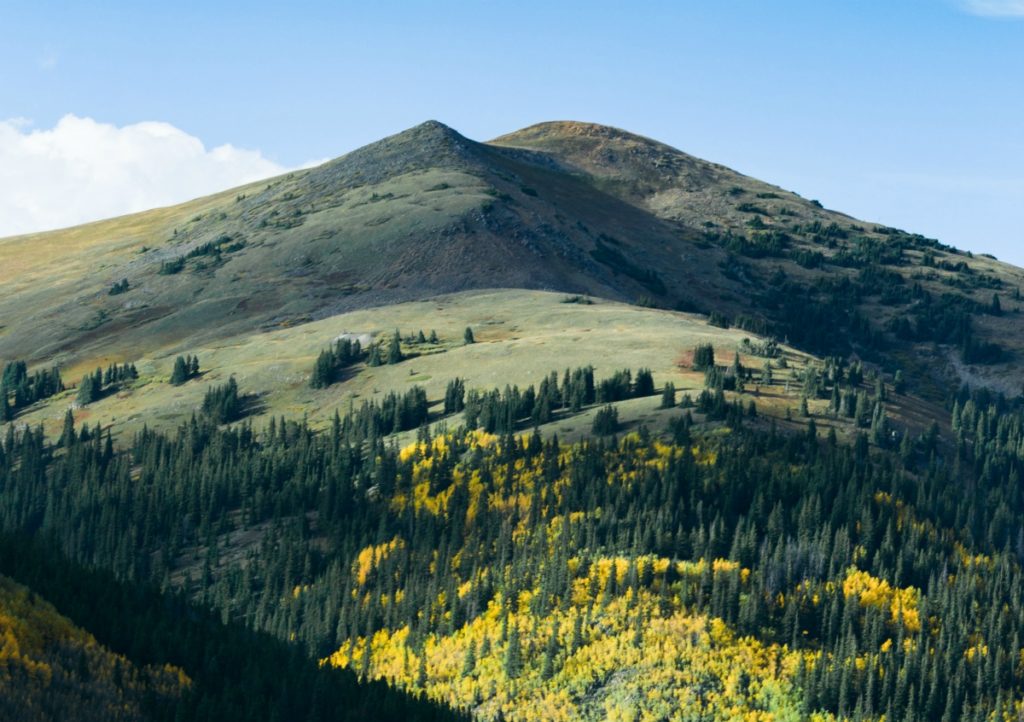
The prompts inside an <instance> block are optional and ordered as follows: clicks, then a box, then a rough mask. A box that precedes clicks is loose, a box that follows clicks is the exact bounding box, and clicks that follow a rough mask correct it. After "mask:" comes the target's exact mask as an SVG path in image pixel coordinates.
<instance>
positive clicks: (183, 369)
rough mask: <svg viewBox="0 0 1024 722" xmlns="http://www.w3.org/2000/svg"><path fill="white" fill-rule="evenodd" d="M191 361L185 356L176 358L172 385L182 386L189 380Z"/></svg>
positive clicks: (171, 379) (171, 380)
mask: <svg viewBox="0 0 1024 722" xmlns="http://www.w3.org/2000/svg"><path fill="white" fill-rule="evenodd" d="M189 366H190V364H189V362H188V361H186V360H185V358H184V357H183V356H178V357H177V358H176V359H174V368H173V369H172V370H171V378H170V383H171V385H172V386H181V385H182V384H183V383H185V382H186V381H188V379H189V376H190V375H191V374H190V371H189Z"/></svg>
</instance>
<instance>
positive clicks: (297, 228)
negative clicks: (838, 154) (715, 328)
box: [0, 121, 1024, 393]
mask: <svg viewBox="0 0 1024 722" xmlns="http://www.w3.org/2000/svg"><path fill="white" fill-rule="evenodd" d="M0 248H2V254H3V257H4V260H5V263H4V264H3V268H0V282H2V283H3V284H4V288H5V294H4V295H3V298H2V299H0V319H3V320H2V322H0V324H2V328H0V356H2V357H4V358H8V359H26V360H28V361H32V362H57V363H60V364H62V365H64V366H65V367H70V368H76V369H77V368H79V366H78V365H79V364H81V363H85V364H92V363H93V362H94V361H97V360H101V359H108V360H132V359H133V358H136V357H137V356H139V355H142V354H144V353H148V352H153V351H155V350H157V349H159V348H163V347H165V346H167V345H174V344H178V345H182V344H186V343H188V344H199V343H208V342H210V341H213V340H217V339H223V338H226V337H235V336H240V335H244V334H247V333H252V332H255V331H264V330H270V329H275V328H281V327H287V326H291V325H295V324H297V323H304V322H307V321H309V320H314V319H320V318H325V317H328V316H330V315H334V314H337V313H340V312H345V311H350V310H355V309H361V308H369V307H374V306H382V305H388V304H392V303H396V302H402V301H409V300H419V299H423V298H427V297H430V296H434V295H437V294H442V293H450V292H456V291H463V290H468V289H488V288H531V289H539V290H554V291H563V292H569V293H586V294H591V295H595V296H599V297H604V298H610V299H615V300H621V301H627V302H641V303H643V304H645V305H651V306H655V307H661V308H666V309H679V310H696V311H701V312H704V313H709V312H711V311H715V312H716V314H718V315H719V316H720V317H721V318H723V319H725V320H726V321H728V322H730V323H734V324H737V325H742V326H743V327H745V328H747V329H748V330H750V331H754V332H759V333H762V334H774V335H776V336H778V337H780V338H788V339H789V340H790V341H791V342H792V343H794V344H796V345H799V346H802V347H804V348H806V349H808V350H811V351H814V352H817V353H819V354H821V355H830V354H838V355H848V354H850V353H857V354H859V355H860V356H861V357H863V358H867V359H871V360H874V361H877V362H878V363H881V364H883V365H884V366H885V367H886V368H888V369H889V370H890V371H891V370H894V369H895V368H897V367H902V366H906V367H908V369H907V370H910V368H909V367H914V370H915V371H916V372H917V373H916V374H915V378H917V379H918V383H919V385H920V387H921V389H922V390H924V391H929V392H933V393H934V392H936V389H938V388H940V387H941V386H942V385H944V384H946V383H949V381H950V380H951V379H963V380H968V381H972V382H984V383H986V384H988V385H994V386H997V387H1000V388H1003V389H1005V390H1008V391H1012V392H1013V393H1016V391H1017V390H1018V389H1019V388H1020V386H1021V382H1022V381H1024V379H1022V378H1019V374H1018V373H1017V371H1016V366H1015V365H1013V364H1011V363H1010V362H1011V361H1012V360H1013V359H1014V355H1015V353H1017V352H1018V351H1019V350H1020V349H1019V345H1020V343H1021V342H1020V338H1021V337H1022V334H1021V333H1020V329H1019V323H1020V319H1019V315H1018V314H1017V313H1016V311H1017V306H1018V305H1019V303H1018V296H1019V292H1018V287H1019V285H1020V281H1021V275H1020V274H1021V272H1020V271H1019V270H1018V269H1015V268H1013V267H1011V266H1008V265H1006V264H1002V263H999V262H997V261H995V260H993V259H991V258H985V257H971V256H970V255H969V254H965V253H962V252H959V251H956V250H955V249H952V248H948V247H946V246H943V245H942V244H941V243H938V242H937V241H933V240H930V239H926V238H922V237H920V236H915V235H912V234H909V233H905V232H903V231H898V230H895V229H890V228H885V227H882V226H878V225H877V224H873V223H870V222H863V221H857V220H855V219H852V218H849V217H848V216H845V215H843V214H841V213H836V212H833V211H829V210H826V209H823V208H821V207H820V205H819V204H816V203H815V202H813V201H808V200H805V199H802V198H800V197H799V196H797V195H795V194H793V193H789V192H786V191H783V190H781V189H779V188H777V187H775V186H771V185H768V184H766V183H762V182H760V181H756V180H754V179H751V178H747V177H745V176H742V175H740V174H738V173H735V172H733V171H730V170H729V169H727V168H724V167H722V166H718V165H715V164H712V163H708V162H706V161H702V160H699V159H696V158H693V157H691V156H688V155H686V154H685V153H682V152H680V151H677V150H675V149H672V148H669V147H668V146H665V145H663V144H660V143H657V142H655V141H652V140H649V139H646V138H641V137H639V136H635V135H632V134H629V133H626V132H623V131H619V130H615V129H612V128H607V127H604V126H597V125H590V124H583V123H545V124H541V125H538V126H533V127H531V128H527V129H525V130H522V131H519V132H516V133H512V134H510V135H507V136H503V137H501V138H498V139H496V140H495V141H492V142H491V143H478V142H475V141H471V140H469V139H466V138H464V137H462V136H461V135H459V134H458V133H457V132H455V131H454V130H452V129H450V128H447V127H446V126H444V125H442V124H440V123H437V122H433V121H432V122H429V123H424V124H423V125H420V126H417V127H416V128H413V129H411V130H408V131H405V132H404V133H400V134H398V135H396V136H392V137H390V138H386V139H384V140H381V141H379V142H377V143H374V144H371V145H369V146H366V147H364V148H361V149H359V150H357V151H354V152H352V153H350V154H348V155H346V156H343V157H341V158H339V159H337V160H335V161H331V162H329V163H325V164H324V165H322V166H319V167H317V168H312V169H309V170H306V171H301V172H296V173H293V174H290V175H288V176H284V177H281V178H278V179H275V180H273V181H270V182H268V183H261V184H256V185H252V186H248V187H245V188H239V189H236V190H234V191H229V192H225V193H222V194H219V195H216V196H211V197H209V198H205V199H201V200H198V201H193V202H191V203H186V204H184V205H182V206H178V207H175V208H169V209H162V210H158V211H150V212H147V213H142V214H138V215H136V216H130V217H125V218H121V219H115V220H112V221H106V222H100V223H93V224H89V225H87V226H82V227H79V228H75V229H69V230H65V231H55V232H52V233H46V234H37V235H35V236H25V237H18V238H13V239H5V240H0ZM123 281H127V286H124V285H121V284H122V282H123ZM994 297H998V298H999V299H1000V304H999V308H998V309H996V308H994V306H993V298H994Z"/></svg>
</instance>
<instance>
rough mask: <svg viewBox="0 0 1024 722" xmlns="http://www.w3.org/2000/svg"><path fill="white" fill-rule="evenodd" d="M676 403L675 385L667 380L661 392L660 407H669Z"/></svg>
mask: <svg viewBox="0 0 1024 722" xmlns="http://www.w3.org/2000/svg"><path fill="white" fill-rule="evenodd" d="M675 405H676V385H675V384H674V383H672V382H671V381H669V382H668V383H666V384H665V387H664V389H662V392H661V407H660V408H663V409H671V408H672V407H674V406H675Z"/></svg>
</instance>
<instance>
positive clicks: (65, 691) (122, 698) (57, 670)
mask: <svg viewBox="0 0 1024 722" xmlns="http://www.w3.org/2000/svg"><path fill="white" fill-rule="evenodd" d="M190 685H191V680H189V678H188V677H187V676H186V675H185V674H184V672H182V671H181V670H180V669H177V668H175V667H171V666H162V667H155V666H147V667H141V666H137V665H135V664H134V663H133V662H131V661H130V660H128V659H126V658H125V657H123V656H120V655H116V654H113V653H112V652H110V650H108V649H107V648H105V647H103V646H101V645H100V644H98V643H97V642H96V639H95V638H94V637H93V636H92V635H91V634H89V633H88V632H85V631H83V630H82V629H80V628H78V627H76V626H75V625H74V624H72V623H71V622H70V621H69V620H68V619H67V618H65V617H63V616H61V615H60V614H59V613H58V612H57V611H56V610H55V609H54V608H53V607H52V606H51V605H50V604H48V603H47V602H45V601H44V600H43V599H41V598H40V597H39V596H37V595H36V594H34V593H33V592H32V591H30V590H29V589H27V588H26V587H23V586H21V585H20V584H16V583H15V582H13V581H11V580H10V579H8V578H7V577H5V576H0V720H18V721H19V722H33V721H36V720H68V721H69V722H71V721H74V720H83V721H84V720H96V722H104V721H106V720H124V721H126V722H127V721H128V720H133V721H134V720H144V719H148V718H149V714H148V712H151V711H152V704H153V701H152V700H153V697H156V699H158V700H160V704H170V703H173V701H174V700H175V699H176V698H179V697H180V696H181V695H182V693H183V692H184V691H185V690H187V689H188V688H189V686H190Z"/></svg>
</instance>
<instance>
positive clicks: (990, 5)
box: [962, 0, 1024, 18]
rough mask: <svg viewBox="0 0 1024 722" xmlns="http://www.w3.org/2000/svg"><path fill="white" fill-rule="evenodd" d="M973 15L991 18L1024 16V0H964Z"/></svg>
mask: <svg viewBox="0 0 1024 722" xmlns="http://www.w3.org/2000/svg"><path fill="white" fill-rule="evenodd" d="M962 5H963V8H964V10H966V11H967V12H969V13H971V14H972V15H982V16H984V17H990V18H1024V0H963V3H962Z"/></svg>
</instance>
